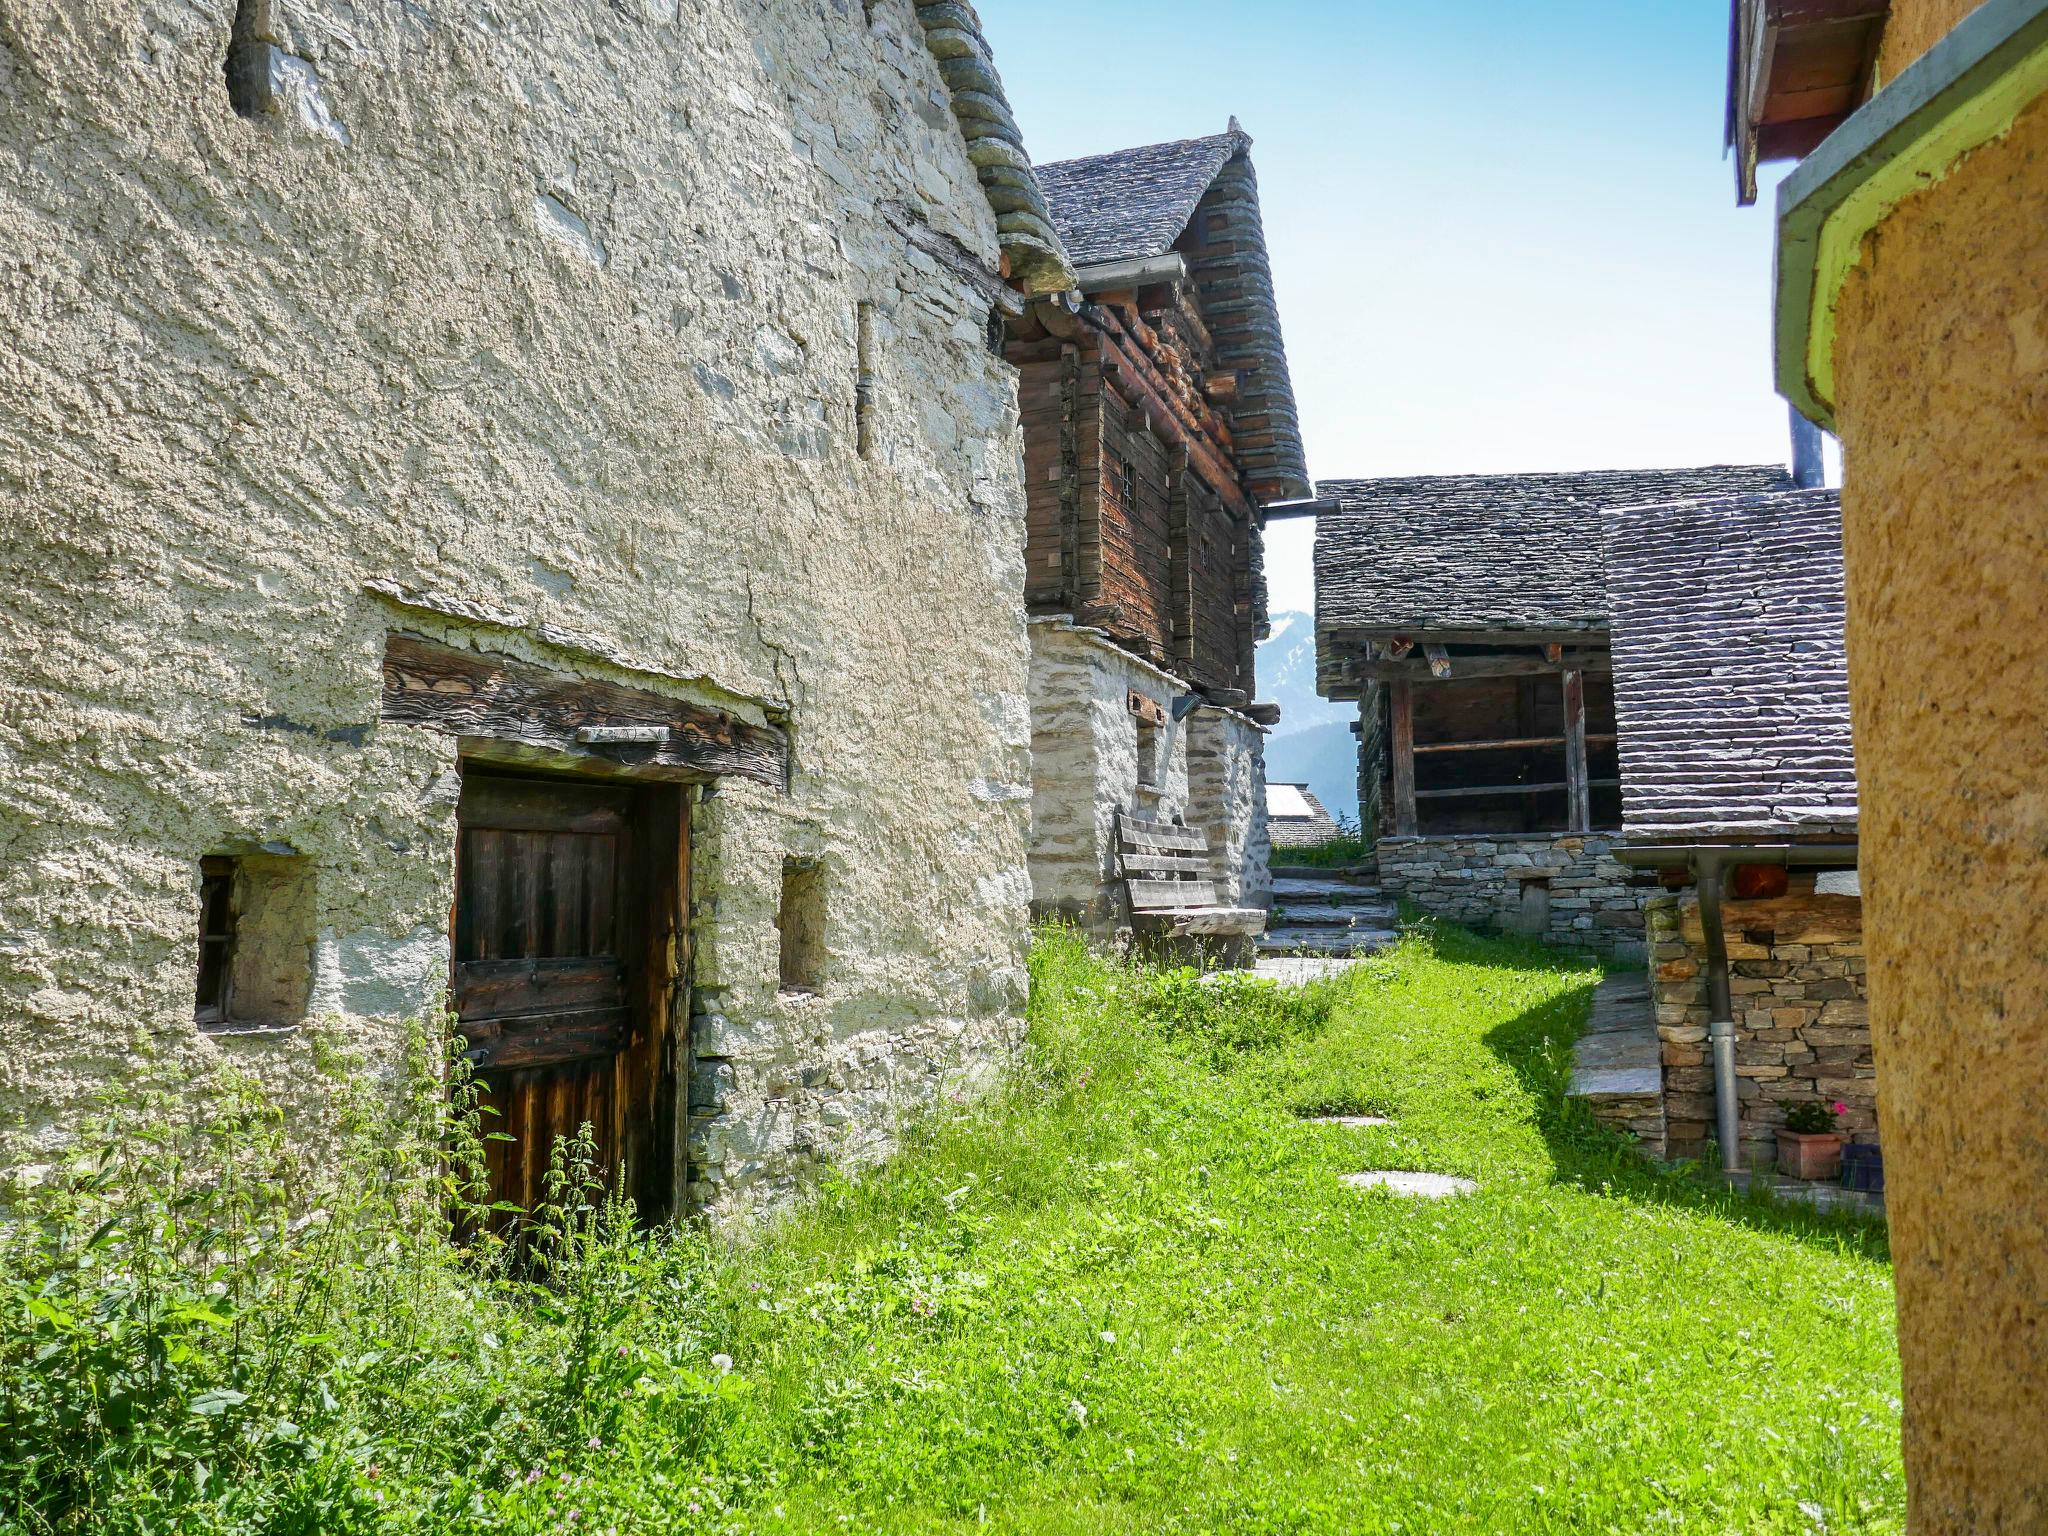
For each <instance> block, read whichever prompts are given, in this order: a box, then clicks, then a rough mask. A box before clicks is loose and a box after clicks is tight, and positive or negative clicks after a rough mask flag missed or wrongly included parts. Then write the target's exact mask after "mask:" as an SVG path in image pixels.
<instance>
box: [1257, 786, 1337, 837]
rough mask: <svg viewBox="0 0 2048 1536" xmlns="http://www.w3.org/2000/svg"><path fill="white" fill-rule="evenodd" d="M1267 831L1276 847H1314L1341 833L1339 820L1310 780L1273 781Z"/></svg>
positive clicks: (1267, 807)
mask: <svg viewBox="0 0 2048 1536" xmlns="http://www.w3.org/2000/svg"><path fill="white" fill-rule="evenodd" d="M1266 834H1267V836H1268V837H1269V838H1270V839H1271V840H1272V844H1273V846H1274V847H1275V848H1312V847H1314V846H1315V845H1316V844H1318V843H1327V842H1328V841H1329V840H1330V839H1331V838H1333V837H1335V836H1336V835H1337V822H1336V818H1334V817H1333V816H1331V815H1330V813H1329V811H1328V810H1327V809H1325V807H1324V805H1323V802H1322V801H1320V800H1318V799H1317V798H1316V797H1315V795H1314V794H1313V793H1312V792H1311V791H1310V789H1309V787H1308V786H1307V785H1306V784H1281V783H1269V784H1267V786H1266Z"/></svg>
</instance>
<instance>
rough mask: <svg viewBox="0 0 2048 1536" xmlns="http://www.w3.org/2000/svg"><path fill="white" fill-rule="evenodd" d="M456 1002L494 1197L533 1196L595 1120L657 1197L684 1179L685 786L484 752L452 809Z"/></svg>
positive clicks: (648, 1203)
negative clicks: (592, 777)
mask: <svg viewBox="0 0 2048 1536" xmlns="http://www.w3.org/2000/svg"><path fill="white" fill-rule="evenodd" d="M457 820H458V826H459V834H458V845H457V850H456V880H455V912H454V957H455V962H454V976H453V982H452V988H451V990H452V995H453V1004H454V1009H455V1014H456V1019H457V1027H458V1028H459V1029H460V1031H461V1033H462V1034H463V1036H464V1037H465V1038H466V1039H467V1040H468V1042H469V1050H468V1053H469V1058H470V1061H471V1063H472V1064H473V1065H474V1067H475V1069H476V1073H477V1076H478V1079H479V1080H480V1081H481V1083H482V1085H483V1088H484V1093H485V1097H484V1102H485V1103H486V1104H487V1105H489V1106H490V1107H491V1108H493V1109H495V1110H496V1112H497V1113H496V1114H495V1115H487V1116H485V1125H484V1129H485V1130H486V1131H487V1132H489V1131H502V1132H504V1133H505V1134H506V1135H508V1136H510V1138H511V1140H509V1141H504V1140H493V1141H489V1142H487V1143H486V1165H487V1169H488V1172H489V1177H490V1185H491V1195H492V1198H493V1199H496V1200H504V1201H510V1202H512V1203H514V1204H517V1205H519V1206H522V1207H524V1208H527V1209H531V1208H532V1207H533V1206H534V1205H536V1204H537V1203H539V1202H540V1200H541V1199H542V1198H543V1195H544V1191H545V1179H546V1174H547V1169H548V1159H549V1156H550V1154H551V1152H552V1150H553V1147H554V1144H555V1140H556V1138H557V1137H565V1136H574V1135H575V1134H576V1132H577V1131H578V1129H579V1128H580V1127H581V1126H582V1125H584V1124H586V1123H588V1124H589V1125H590V1126H591V1128H592V1130H593V1132H594V1134H595V1139H596V1142H597V1145H598V1148H599V1152H600V1155H601V1157H602V1159H603V1162H604V1165H605V1167H606V1169H607V1171H608V1174H610V1175H613V1176H615V1175H616V1173H617V1171H618V1169H619V1168H620V1166H621V1165H623V1166H624V1167H625V1169H626V1173H627V1178H628V1181H629V1182H628V1186H627V1188H628V1192H629V1193H631V1194H632V1195H633V1196H634V1198H635V1199H636V1201H638V1202H639V1204H640V1206H641V1209H642V1212H643V1213H644V1214H647V1215H650V1216H653V1215H659V1214H663V1213H664V1212H665V1210H666V1208H667V1204H668V1197H669V1194H670V1192H671V1190H672V1187H673V1184H672V1169H671V1168H670V1167H668V1166H666V1164H668V1163H669V1162H670V1161H671V1159H672V1150H673V1142H674V1138H673V1131H672V1129H671V1128H669V1127H666V1126H665V1125H664V1124H663V1113H664V1111H665V1110H667V1109H668V1108H669V1107H670V1106H671V1105H672V1103H673V1100H672V1097H671V1087H672V1069H671V1067H670V1064H669V1062H668V1060H667V1052H666V1049H665V1045H666V1035H667V1028H666V1024H667V1018H668V1014H669V1012H670V1010H671V1006H672V995H671V987H672V983H673V981H674V979H675V976H676V973H677V966H676V963H675V962H676V958H677V956H676V947H677V940H678V937H679V925H678V923H677V922H676V916H677V910H676V909H677V894H678V891H679V889H680V887H679V883H678V882H679V878H680V859H681V849H682V847H683V846H686V844H685V843H684V841H683V839H682V838H681V828H680V801H679V798H678V797H676V796H675V795H674V794H673V793H672V792H671V793H669V794H667V795H664V794H662V793H661V792H660V791H658V790H647V789H638V788H634V787H628V786H621V785H615V784H606V783H588V782H580V781H575V780H566V779H533V778H516V777H510V776H501V775H496V774H490V773H485V772H479V771H476V770H474V769H472V770H471V771H470V772H468V773H467V774H465V776H464V780H463V790H462V800H461V804H460V807H459V810H458V815H457Z"/></svg>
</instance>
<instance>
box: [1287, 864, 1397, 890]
mask: <svg viewBox="0 0 2048 1536" xmlns="http://www.w3.org/2000/svg"><path fill="white" fill-rule="evenodd" d="M1272 873H1273V878H1274V879H1275V880H1338V881H1349V882H1354V883H1357V884H1366V885H1369V884H1371V883H1372V882H1373V881H1375V880H1377V879H1379V877H1380V867H1379V865H1377V864H1374V863H1370V862H1368V863H1364V864H1330V865H1323V864H1274V865H1273V866H1272Z"/></svg>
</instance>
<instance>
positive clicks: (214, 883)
mask: <svg viewBox="0 0 2048 1536" xmlns="http://www.w3.org/2000/svg"><path fill="white" fill-rule="evenodd" d="M236 874H237V870H236V867H235V860H233V859H231V858H219V857H208V858H204V859H201V860H200V861H199V975H198V980H197V986H196V989H195V991H194V994H193V1002H192V1020H193V1022H194V1023H196V1024H197V1025H199V1027H200V1028H201V1029H224V1028H226V1027H227V1024H228V1008H229V1005H230V1003H231V1002H232V998H231V996H230V992H231V989H232V983H233V978H234V968H235V938H236V932H235V919H236V912H235V876H236Z"/></svg>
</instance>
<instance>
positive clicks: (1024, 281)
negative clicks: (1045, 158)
mask: <svg viewBox="0 0 2048 1536" xmlns="http://www.w3.org/2000/svg"><path fill="white" fill-rule="evenodd" d="M916 3H917V20H918V25H919V26H920V27H922V28H923V29H924V41H925V46H926V47H927V48H928V49H930V50H931V55H932V58H933V59H934V61H936V62H937V64H938V66H939V75H940V77H941V78H942V79H943V80H944V81H945V82H946V93H947V98H948V101H949V102H950V104H951V105H952V108H953V120H954V121H955V122H956V123H958V124H959V126H960V137H961V138H962V140H964V141H965V143H966V145H967V158H968V159H969V160H971V161H973V162H974V172H975V176H976V177H977V179H979V180H980V182H981V190H982V193H983V195H984V196H986V197H987V198H988V203H989V209H990V211H991V212H992V213H994V214H995V217H996V237H997V240H998V241H999V242H1000V243H1001V245H1002V249H1003V258H1004V260H1005V261H1006V262H1007V263H1008V267H1009V275H1010V277H1011V279H1012V280H1013V281H1014V282H1015V283H1016V284H1017V285H1018V286H1019V287H1021V288H1022V289H1023V290H1024V291H1025V292H1026V293H1033V294H1038V293H1059V292H1064V291H1065V290H1067V289H1069V288H1072V287H1073V286H1074V270H1073V267H1072V266H1071V265H1070V263H1069V261H1068V258H1067V252H1066V250H1065V248H1064V247H1063V246H1062V245H1061V244H1060V237H1059V234H1058V232H1057V231H1056V230H1055V229H1054V227H1053V218H1052V212H1051V210H1050V209H1048V208H1047V207H1046V203H1045V192H1044V189H1043V187H1042V186H1041V185H1040V183H1039V180H1038V176H1037V173H1036V172H1035V171H1034V170H1033V168H1032V165H1031V157H1030V155H1028V154H1027V153H1025V150H1024V134H1023V131H1022V130H1021V129H1019V128H1018V126H1017V119H1016V116H1015V114H1014V113H1013V112H1012V111H1011V109H1010V98H1009V97H1008V96H1007V95H1005V94H1004V92H1003V81H1002V77H1001V76H1000V75H998V74H997V73H996V60H995V54H994V52H993V50H991V49H990V47H989V45H988V39H987V38H986V37H985V36H983V34H982V30H981V18H980V17H979V16H977V15H976V14H975V11H974V7H973V6H972V5H971V4H969V3H968V0H916Z"/></svg>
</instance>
